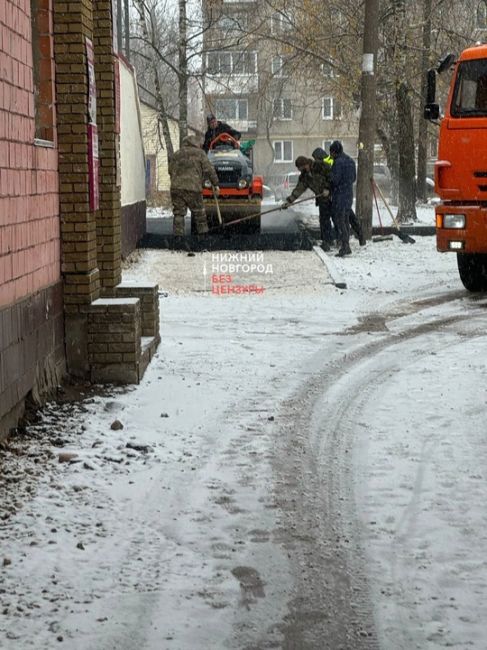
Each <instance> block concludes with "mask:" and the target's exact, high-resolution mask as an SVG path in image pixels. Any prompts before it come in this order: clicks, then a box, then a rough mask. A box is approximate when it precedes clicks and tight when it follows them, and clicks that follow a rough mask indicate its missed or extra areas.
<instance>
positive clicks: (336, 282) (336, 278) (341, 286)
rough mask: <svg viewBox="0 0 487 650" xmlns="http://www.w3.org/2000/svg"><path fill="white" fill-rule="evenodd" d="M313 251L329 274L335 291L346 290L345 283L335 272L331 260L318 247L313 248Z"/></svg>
mask: <svg viewBox="0 0 487 650" xmlns="http://www.w3.org/2000/svg"><path fill="white" fill-rule="evenodd" d="M313 251H314V252H315V253H316V255H318V257H319V258H320V260H321V261H322V263H323V266H325V268H326V270H327V271H328V273H329V274H330V277H331V282H332V284H334V285H335V287H336V288H337V289H346V288H347V283H346V282H345V280H344V279H343V277H342V276H341V275H340V273H339V272H338V271H337V269H336V267H335V265H334V264H333V261H332V260H331V258H330V257H329V256H328V255H325V252H324V251H323V250H322V249H321V248H320V247H319V246H313Z"/></svg>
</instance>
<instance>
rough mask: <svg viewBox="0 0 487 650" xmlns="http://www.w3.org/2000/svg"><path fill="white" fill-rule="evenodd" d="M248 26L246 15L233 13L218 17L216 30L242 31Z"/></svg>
mask: <svg viewBox="0 0 487 650" xmlns="http://www.w3.org/2000/svg"><path fill="white" fill-rule="evenodd" d="M248 26H249V16H248V14H242V13H235V14H230V15H226V16H225V15H224V16H220V18H219V19H218V28H219V29H220V30H223V31H243V30H246V29H247V28H248Z"/></svg>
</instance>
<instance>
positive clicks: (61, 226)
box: [0, 0, 159, 437]
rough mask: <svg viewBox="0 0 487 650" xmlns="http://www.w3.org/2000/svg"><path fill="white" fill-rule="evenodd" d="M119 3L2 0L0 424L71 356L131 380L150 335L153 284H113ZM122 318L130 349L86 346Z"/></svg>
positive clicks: (116, 272) (106, 374)
mask: <svg viewBox="0 0 487 650" xmlns="http://www.w3.org/2000/svg"><path fill="white" fill-rule="evenodd" d="M115 6H116V5H115V4H114V3H112V2H111V0H77V1H76V2H68V3H67V2H60V1H58V0H0V437H1V436H2V435H3V434H4V432H5V431H6V430H7V429H8V427H9V426H13V425H14V424H15V422H16V420H17V418H18V416H19V414H20V413H21V411H22V404H23V401H24V399H25V397H26V396H27V395H28V394H29V393H30V394H31V395H32V396H33V397H34V399H35V400H37V401H41V399H42V395H43V394H45V393H46V392H48V391H49V390H50V389H52V388H53V387H55V386H56V385H57V384H58V383H59V380H60V377H61V375H62V374H63V373H64V372H65V369H66V367H67V370H68V372H69V373H70V374H72V375H75V376H79V377H83V378H89V377H91V378H92V379H93V380H94V381H103V380H107V379H108V378H109V379H110V381H115V380H116V381H121V382H130V381H134V380H135V381H138V380H139V379H140V377H141V376H142V373H143V371H144V369H145V367H146V365H147V363H148V362H149V360H150V358H151V356H152V354H153V353H154V350H155V348H156V347H157V344H158V342H159V331H158V319H156V318H154V317H152V316H150V314H152V312H154V311H155V310H156V307H157V308H158V301H157V286H151V287H143V288H138V287H135V286H134V287H130V288H129V289H128V292H129V294H130V295H128V294H127V287H125V288H124V289H123V291H122V295H121V297H118V291H119V285H120V281H121V225H120V212H121V210H120V173H119V161H120V156H119V149H120V143H119V134H118V131H119V129H118V127H117V122H118V121H119V120H118V119H117V116H118V111H117V102H118V97H119V93H118V86H117V55H116V52H114V49H113V26H114V22H115V21H114V16H113V13H112V12H113V9H114V7H115ZM61 274H62V275H61ZM100 297H103V301H102V302H101V303H100V300H99V299H100ZM100 304H101V305H102V312H103V313H101V314H100V313H98V312H99V310H100ZM97 310H98V311H97ZM94 314H95V315H96V318H95V316H94ZM124 318H128V321H130V323H129V325H130V327H129V329H133V332H132V333H131V334H130V337H132V338H131V341H130V342H131V344H132V343H133V344H134V345H135V346H136V347H137V351H136V352H134V353H132V352H130V353H129V352H127V351H125V353H124V354H122V355H121V358H119V356H117V355H119V353H118V352H117V353H115V352H113V350H112V349H110V351H109V352H107V355H109V354H112V353H113V354H115V356H108V357H106V358H102V357H100V356H98V357H96V358H95V356H96V355H95V352H96V350H95V349H92V348H93V346H95V348H96V346H99V345H102V344H103V341H102V339H103V340H104V339H106V337H110V336H113V332H112V330H113V329H116V328H117V327H118V326H119V324H120V323H119V321H124ZM127 327H128V326H127ZM90 328H91V329H90ZM92 330H93V331H92ZM142 330H144V332H145V334H144V335H142V334H141V332H142ZM124 334H126V335H127V336H128V334H127V333H126V332H125V333H124ZM132 339H133V340H132ZM122 343H123V344H125V341H122ZM108 361H110V363H109V364H108ZM103 364H108V365H110V367H109V368H104V367H103Z"/></svg>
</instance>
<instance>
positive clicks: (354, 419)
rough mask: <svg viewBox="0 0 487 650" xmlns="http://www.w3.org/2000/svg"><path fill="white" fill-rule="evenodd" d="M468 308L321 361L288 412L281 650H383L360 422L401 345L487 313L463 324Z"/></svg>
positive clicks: (418, 305) (406, 311) (398, 310)
mask: <svg viewBox="0 0 487 650" xmlns="http://www.w3.org/2000/svg"><path fill="white" fill-rule="evenodd" d="M463 297H464V295H460V296H459V295H458V292H454V293H452V294H451V295H449V296H448V297H447V299H446V300H443V299H442V300H440V301H438V300H436V301H435V299H432V300H420V301H411V302H410V303H409V304H407V303H405V304H404V303H403V304H402V305H401V306H399V305H397V304H396V305H395V306H394V307H393V310H392V312H391V313H390V314H389V315H388V314H387V313H386V314H384V322H386V320H387V318H388V316H389V318H393V319H397V318H398V317H400V316H402V315H410V314H412V313H418V312H421V311H422V310H424V309H425V308H428V307H430V306H432V305H438V304H440V303H443V302H455V301H456V300H457V299H458V298H463ZM462 302H463V301H462ZM462 302H460V304H459V306H458V310H459V312H460V313H455V314H453V315H449V316H446V317H435V318H432V319H430V320H428V321H427V322H425V323H421V324H420V325H417V324H414V325H410V326H406V327H405V328H404V329H403V330H402V331H400V332H398V333H389V332H388V330H387V328H384V330H385V333H384V330H382V329H381V330H380V334H379V335H378V336H377V337H374V340H373V341H372V342H370V343H366V344H365V345H363V344H362V345H360V344H359V345H357V346H356V347H355V349H353V350H352V352H348V353H346V354H345V355H343V354H342V355H336V357H335V358H334V359H332V360H331V361H330V362H329V363H327V364H326V365H325V366H324V367H323V364H322V362H320V360H317V361H316V372H315V374H314V376H312V378H311V379H310V380H308V382H307V383H306V384H304V385H303V387H302V388H301V390H300V391H299V392H298V393H297V394H296V395H295V397H294V399H293V400H292V401H291V402H289V404H288V405H287V407H286V408H285V410H284V413H283V416H284V418H285V419H286V420H287V426H286V427H285V429H284V431H283V436H282V438H281V440H280V441H278V444H277V458H278V459H279V460H278V461H276V463H275V465H274V469H275V472H276V475H277V477H278V478H277V485H278V486H279V485H285V484H290V485H292V484H293V483H294V486H295V488H294V491H293V494H292V496H291V497H288V496H286V495H285V494H284V495H282V494H281V495H278V498H279V505H280V507H281V510H282V513H283V522H282V523H283V530H285V531H288V532H287V534H284V535H283V540H282V543H283V545H284V546H285V548H286V549H287V550H288V553H289V555H290V557H291V558H293V557H294V566H295V580H296V597H295V598H294V600H292V601H291V602H290V610H291V614H290V617H289V621H288V624H287V627H286V629H285V635H286V644H285V645H284V646H283V648H284V650H295V649H296V648H300V649H303V650H308V649H309V650H318V649H319V650H327V649H329V650H340V649H343V650H350V649H351V648H353V649H354V650H374V649H376V648H379V647H380V646H379V641H378V638H377V634H376V630H375V627H374V620H373V618H374V613H373V607H372V602H371V597H370V586H369V584H368V579H367V575H366V570H365V562H366V560H365V554H364V549H363V543H362V540H361V530H360V523H359V521H358V516H357V510H356V503H355V496H354V490H355V484H354V465H353V460H352V457H353V450H354V447H355V446H356V444H357V438H358V436H359V433H360V430H362V431H363V432H364V433H365V431H366V426H365V424H364V423H361V422H360V414H361V412H362V407H363V406H364V405H365V404H367V403H368V402H369V399H370V396H371V393H372V391H374V390H376V389H377V386H378V385H381V384H385V383H386V382H387V381H388V380H389V379H390V378H391V377H392V376H393V375H394V374H395V373H396V372H397V371H398V370H399V368H400V365H399V364H400V360H401V356H400V354H399V350H400V348H401V346H403V345H404V344H406V345H407V344H408V343H410V342H411V341H412V340H414V339H421V337H423V336H427V335H429V334H431V333H433V332H437V331H440V330H441V329H443V328H445V327H447V326H449V325H452V324H455V323H461V322H462V321H466V322H468V323H471V322H472V319H474V318H485V316H484V314H482V313H476V314H474V315H472V314H469V315H467V316H466V315H465V311H464V305H463V304H462ZM296 531H298V532H296ZM300 536H301V538H300ZM303 622H304V623H303ZM384 650H387V649H385V648H384Z"/></svg>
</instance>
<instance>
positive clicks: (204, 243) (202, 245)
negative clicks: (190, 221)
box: [198, 231, 211, 252]
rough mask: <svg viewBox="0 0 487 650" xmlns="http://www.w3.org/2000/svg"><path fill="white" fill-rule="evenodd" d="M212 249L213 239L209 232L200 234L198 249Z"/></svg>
mask: <svg viewBox="0 0 487 650" xmlns="http://www.w3.org/2000/svg"><path fill="white" fill-rule="evenodd" d="M210 248H211V237H210V236H209V235H208V231H206V232H203V233H199V234H198V249H199V250H200V251H202V252H203V251H208V250H210Z"/></svg>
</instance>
